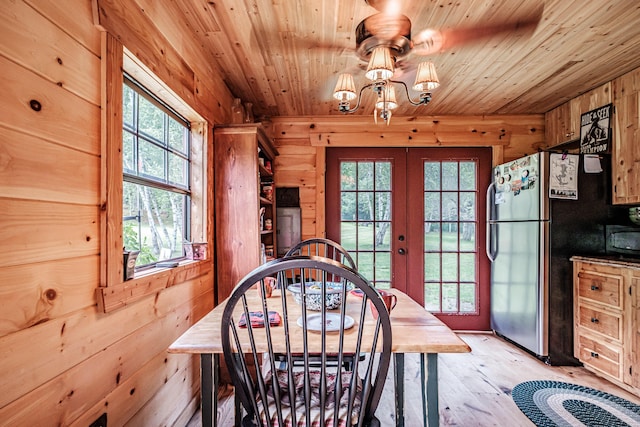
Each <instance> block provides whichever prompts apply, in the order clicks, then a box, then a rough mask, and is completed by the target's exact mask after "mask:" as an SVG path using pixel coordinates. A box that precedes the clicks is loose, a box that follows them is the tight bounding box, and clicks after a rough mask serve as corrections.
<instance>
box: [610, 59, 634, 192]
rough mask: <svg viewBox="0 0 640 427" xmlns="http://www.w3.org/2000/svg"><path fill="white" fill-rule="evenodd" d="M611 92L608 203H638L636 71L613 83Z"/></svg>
mask: <svg viewBox="0 0 640 427" xmlns="http://www.w3.org/2000/svg"><path fill="white" fill-rule="evenodd" d="M634 77H635V78H634ZM613 92H614V101H613V102H614V109H615V112H614V115H613V150H612V151H613V156H612V157H613V162H612V163H613V164H612V176H613V197H612V201H613V203H614V204H628V203H639V202H640V165H639V164H638V159H639V158H640V150H639V149H638V146H639V145H638V143H637V141H638V138H640V107H638V105H640V104H639V103H640V94H639V93H640V72H637V73H630V74H627V75H625V76H622V77H620V78H618V79H616V80H614V81H613Z"/></svg>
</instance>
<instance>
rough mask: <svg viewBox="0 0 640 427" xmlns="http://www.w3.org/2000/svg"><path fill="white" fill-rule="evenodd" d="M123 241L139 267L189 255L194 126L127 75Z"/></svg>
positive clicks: (123, 139)
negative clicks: (186, 247)
mask: <svg viewBox="0 0 640 427" xmlns="http://www.w3.org/2000/svg"><path fill="white" fill-rule="evenodd" d="M122 87H123V92H122V107H123V108H122V111H123V114H122V119H123V120H122V123H123V124H122V175H123V188H122V200H123V203H122V210H123V213H122V237H123V244H124V248H125V249H126V250H127V251H138V252H139V253H138V256H137V259H136V268H141V267H150V266H154V265H155V263H156V262H157V261H162V260H168V259H177V258H181V257H183V255H184V252H183V249H182V243H183V241H190V240H191V236H190V227H189V225H190V223H189V219H190V205H191V189H190V182H191V138H190V135H191V133H190V132H191V131H190V123H189V122H188V121H187V119H185V118H183V117H182V116H180V115H179V114H178V113H176V112H175V111H173V110H172V109H171V108H170V107H169V106H167V105H166V104H165V103H164V102H162V100H160V99H158V98H157V97H156V96H154V95H153V94H152V93H151V92H150V91H149V90H147V89H146V88H144V87H143V86H142V85H140V84H139V83H137V82H136V81H134V80H133V79H132V78H130V77H129V76H127V75H125V78H124V84H123V86H122Z"/></svg>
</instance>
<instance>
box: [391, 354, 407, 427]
mask: <svg viewBox="0 0 640 427" xmlns="http://www.w3.org/2000/svg"><path fill="white" fill-rule="evenodd" d="M394 357H395V363H394V364H393V371H394V372H393V373H394V375H393V378H394V381H395V386H396V387H395V389H396V426H397V427H404V353H395V354H394Z"/></svg>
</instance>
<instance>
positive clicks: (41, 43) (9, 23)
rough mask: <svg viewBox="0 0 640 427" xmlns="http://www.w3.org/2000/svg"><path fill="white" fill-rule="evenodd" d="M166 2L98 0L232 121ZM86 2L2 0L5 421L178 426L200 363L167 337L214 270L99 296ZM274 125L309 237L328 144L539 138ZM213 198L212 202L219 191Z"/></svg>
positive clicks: (521, 143) (488, 130)
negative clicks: (102, 307) (113, 304)
mask: <svg viewBox="0 0 640 427" xmlns="http://www.w3.org/2000/svg"><path fill="white" fill-rule="evenodd" d="M95 4H97V3H95ZM163 4H164V5H165V7H158V5H157V2H154V1H153V0H136V1H125V0H104V1H100V9H101V11H102V13H106V14H107V15H105V16H109V17H110V19H111V21H110V22H111V24H108V25H111V26H112V27H113V29H112V30H111V31H116V32H117V33H118V34H114V35H115V36H116V37H118V39H119V40H120V41H122V42H123V44H125V45H126V46H127V47H128V48H129V49H130V51H131V52H133V53H134V54H136V55H137V56H138V57H139V58H140V59H141V61H142V62H144V63H145V64H146V65H147V66H148V67H149V68H150V69H152V70H154V72H156V73H158V74H159V75H160V76H161V77H162V78H163V79H165V80H167V83H169V84H171V85H172V88H173V89H174V91H175V92H176V93H178V94H179V95H180V96H182V97H184V98H185V99H186V100H188V101H189V102H190V103H193V105H192V106H193V107H194V108H195V109H196V110H197V111H198V112H199V113H200V114H201V115H202V116H203V117H205V118H206V119H207V120H208V121H209V123H210V124H211V125H214V124H218V123H225V122H227V121H228V117H229V113H230V107H231V101H232V95H231V94H230V93H229V91H228V89H227V88H226V86H225V85H224V83H223V82H222V81H220V80H219V79H217V78H216V72H215V70H212V69H211V65H210V63H209V62H208V61H207V59H206V58H205V57H204V56H203V55H200V53H199V51H198V49H197V46H198V44H197V42H196V41H195V40H191V39H190V38H189V35H188V34H186V33H184V32H183V31H181V30H180V28H184V25H186V24H185V23H184V22H183V20H185V19H186V18H185V17H184V15H183V14H181V13H179V12H180V11H176V10H171V7H175V5H174V4H173V3H171V2H164V3H163ZM92 6H94V4H93V3H92V1H90V0H64V1H59V0H4V1H2V2H0V27H1V30H2V37H0V69H1V70H2V79H0V91H1V92H2V94H3V96H2V99H1V100H0V378H2V382H1V384H0V424H2V425H7V426H25V425H73V426H76V425H77V426H87V425H89V424H90V423H91V422H92V421H93V420H95V419H96V418H97V417H98V416H99V415H100V414H102V413H103V412H107V413H108V420H109V425H110V426H114V425H124V424H130V425H184V424H185V423H186V420H188V419H189V417H190V416H191V414H192V413H193V412H194V410H195V409H196V405H197V404H198V401H197V390H198V387H199V383H198V378H199V371H198V368H199V367H198V363H197V360H196V359H194V358H192V357H189V356H182V355H168V354H167V353H166V351H165V350H166V348H167V346H168V345H169V344H170V343H171V342H172V341H173V340H174V339H175V338H176V337H177V336H179V335H180V334H181V333H182V332H183V331H184V330H186V329H187V328H188V327H189V326H190V325H191V324H193V323H194V322H195V321H196V320H197V319H199V318H200V317H201V316H202V315H203V314H204V313H206V312H207V311H208V310H210V309H211V307H212V305H213V271H214V270H213V269H212V268H209V269H208V270H207V272H206V273H205V274H203V275H201V276H199V277H195V278H193V279H191V280H188V281H185V282H183V283H179V284H175V285H174V286H171V287H168V288H166V289H164V290H161V291H159V292H157V293H156V294H154V295H153V296H150V297H148V298H143V299H141V300H140V301H137V302H135V303H132V304H130V305H128V306H126V307H124V308H122V309H119V310H115V311H114V312H112V313H109V314H103V313H100V312H99V311H98V309H97V307H96V300H95V290H96V288H97V287H98V286H99V284H100V261H101V258H100V246H101V236H100V227H99V218H100V215H99V209H100V206H99V205H100V173H101V170H100V165H101V159H100V152H101V146H100V126H101V123H100V102H101V100H100V87H101V78H100V31H99V30H98V29H97V27H96V26H95V25H94V15H93V12H94V10H93V8H92ZM70 11H73V13H70ZM176 20H178V21H180V22H178V23H177V21H176ZM271 127H272V130H273V134H274V136H275V137H276V143H277V147H278V149H279V151H280V153H281V155H280V157H278V159H277V161H276V165H275V166H276V168H275V169H276V180H277V182H278V185H279V186H297V187H300V190H301V191H300V194H301V202H302V212H303V235H304V237H311V236H321V235H323V234H324V228H325V225H324V165H325V148H326V146H328V145H335V146H344V145H351V144H355V145H359V146H377V145H381V144H391V145H396V146H410V145H420V146H439V145H447V144H452V145H458V146H459V145H484V146H487V145H489V146H492V147H493V149H494V163H499V162H501V161H503V160H509V159H513V158H517V157H519V156H521V155H523V154H525V153H530V152H533V151H536V150H537V149H538V148H540V147H542V146H543V145H544V136H543V135H544V118H543V117H542V116H499V117H438V118H434V117H418V118H416V117H406V118H403V117H394V119H393V121H392V124H391V126H390V127H388V128H385V127H381V126H377V127H376V126H373V125H372V119H371V118H370V117H366V118H355V117H326V118H323V117H317V118H311V117H296V118H280V119H274V120H273V122H272V123H271ZM210 130H211V129H209V131H210ZM355 134H357V138H354V136H355ZM381 141H382V142H381ZM210 143H212V142H211V141H210ZM210 148H211V147H210ZM209 152H213V150H209ZM211 160H212V159H208V161H209V164H212V163H213V162H211ZM212 175H213V171H211V174H210V176H209V179H211V176H212ZM208 204H209V207H210V208H211V211H213V209H212V208H213V194H210V197H209V202H208ZM208 233H209V235H210V236H211V238H213V237H212V236H213V230H212V229H211V226H209V232H208Z"/></svg>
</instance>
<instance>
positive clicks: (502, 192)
mask: <svg viewBox="0 0 640 427" xmlns="http://www.w3.org/2000/svg"><path fill="white" fill-rule="evenodd" d="M548 158H549V155H548V153H537V154H534V155H531V156H527V157H523V158H521V159H517V160H514V161H512V162H508V163H505V164H502V165H499V166H497V167H496V168H494V170H493V183H492V184H491V186H490V187H489V189H488V191H487V204H488V206H487V228H488V230H487V256H488V257H489V259H490V260H491V327H492V329H493V330H494V331H495V332H496V333H498V334H500V335H502V336H504V337H505V338H508V339H509V340H511V341H513V342H515V343H516V344H519V345H520V346H522V347H524V348H526V349H528V350H530V351H531V352H533V353H534V354H536V355H538V356H541V357H545V356H547V355H548V352H549V349H548V342H549V340H548V324H549V323H548V322H549V312H548V307H549V304H548V299H549V284H548V280H547V279H546V278H547V276H548V269H549V262H548V260H549V203H548V198H547V193H548V170H547V169H548ZM568 309H570V308H568Z"/></svg>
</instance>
